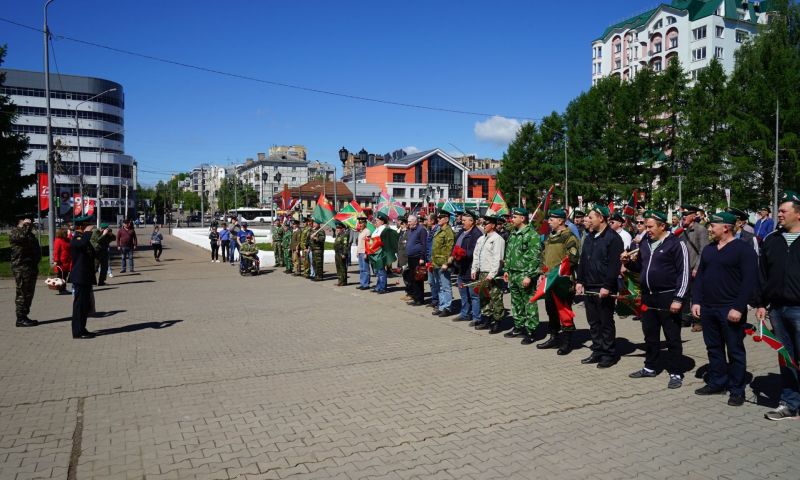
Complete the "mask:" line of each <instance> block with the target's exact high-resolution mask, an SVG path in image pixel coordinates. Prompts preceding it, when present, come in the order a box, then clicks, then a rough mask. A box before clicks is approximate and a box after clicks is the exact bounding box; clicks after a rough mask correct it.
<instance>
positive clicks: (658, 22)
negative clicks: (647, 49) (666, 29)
mask: <svg viewBox="0 0 800 480" xmlns="http://www.w3.org/2000/svg"><path fill="white" fill-rule="evenodd" d="M663 26H664V22H663V20H659V21H657V22H656V23H655V25H653V30H658V29H659V28H661V27H663Z"/></svg>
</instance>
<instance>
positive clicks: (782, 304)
mask: <svg viewBox="0 0 800 480" xmlns="http://www.w3.org/2000/svg"><path fill="white" fill-rule="evenodd" d="M776 214H777V217H778V230H776V231H775V233H772V234H767V237H766V238H765V239H764V243H763V246H762V249H761V259H760V261H759V265H760V279H761V281H760V282H759V291H758V301H757V303H756V306H757V307H758V309H757V310H756V317H757V318H758V319H759V321H762V322H763V321H765V319H766V317H767V310H769V323H770V324H771V325H772V328H773V329H774V330H775V336H776V337H778V340H779V341H780V342H781V343H783V346H784V348H786V350H787V353H788V354H789V355H790V356H791V358H793V359H795V361H796V362H797V361H800V194H798V193H797V192H794V191H792V190H787V191H785V192H784V193H783V195H782V196H781V198H780V204H779V205H778V211H777V212H776ZM779 364H780V373H781V383H782V386H783V388H782V389H781V397H780V403H779V405H778V408H776V409H775V410H772V411H770V412H767V413H766V414H765V417H766V418H767V419H768V420H773V421H779V420H800V416H799V415H800V375H798V371H797V369H795V368H792V366H791V365H789V364H787V362H785V361H780V362H779Z"/></svg>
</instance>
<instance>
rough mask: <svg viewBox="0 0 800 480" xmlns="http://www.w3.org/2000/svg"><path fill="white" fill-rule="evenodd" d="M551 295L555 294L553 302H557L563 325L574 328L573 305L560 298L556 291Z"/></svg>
mask: <svg viewBox="0 0 800 480" xmlns="http://www.w3.org/2000/svg"><path fill="white" fill-rule="evenodd" d="M551 295H553V303H555V304H556V310H557V311H558V320H559V321H560V322H561V326H562V327H564V328H574V327H575V322H574V319H575V312H573V311H572V307H571V306H569V305H568V304H566V303H565V302H564V301H563V300H561V299H560V298H558V295H556V294H555V292H553V293H552V294H551Z"/></svg>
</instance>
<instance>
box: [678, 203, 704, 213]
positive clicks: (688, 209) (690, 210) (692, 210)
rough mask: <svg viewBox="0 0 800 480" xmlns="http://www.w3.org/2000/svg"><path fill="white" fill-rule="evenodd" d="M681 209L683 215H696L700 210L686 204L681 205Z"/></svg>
mask: <svg viewBox="0 0 800 480" xmlns="http://www.w3.org/2000/svg"><path fill="white" fill-rule="evenodd" d="M681 209H682V210H683V212H684V213H697V212H699V211H700V209H699V208H697V207H696V206H694V205H688V204H683V205H681Z"/></svg>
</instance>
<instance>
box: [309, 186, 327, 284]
mask: <svg viewBox="0 0 800 480" xmlns="http://www.w3.org/2000/svg"><path fill="white" fill-rule="evenodd" d="M311 218H312V219H313V224H312V227H311V236H310V237H309V247H310V249H311V261H312V262H313V266H312V269H311V270H312V273H313V277H314V278H312V280H314V281H316V282H319V281H321V280H322V264H323V262H324V261H325V227H327V226H328V225H329V224H331V223H332V222H333V205H331V204H330V202H328V199H327V198H326V197H325V194H324V193H320V194H319V198H318V199H317V205H316V206H315V207H314V211H313V212H312V213H311Z"/></svg>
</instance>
